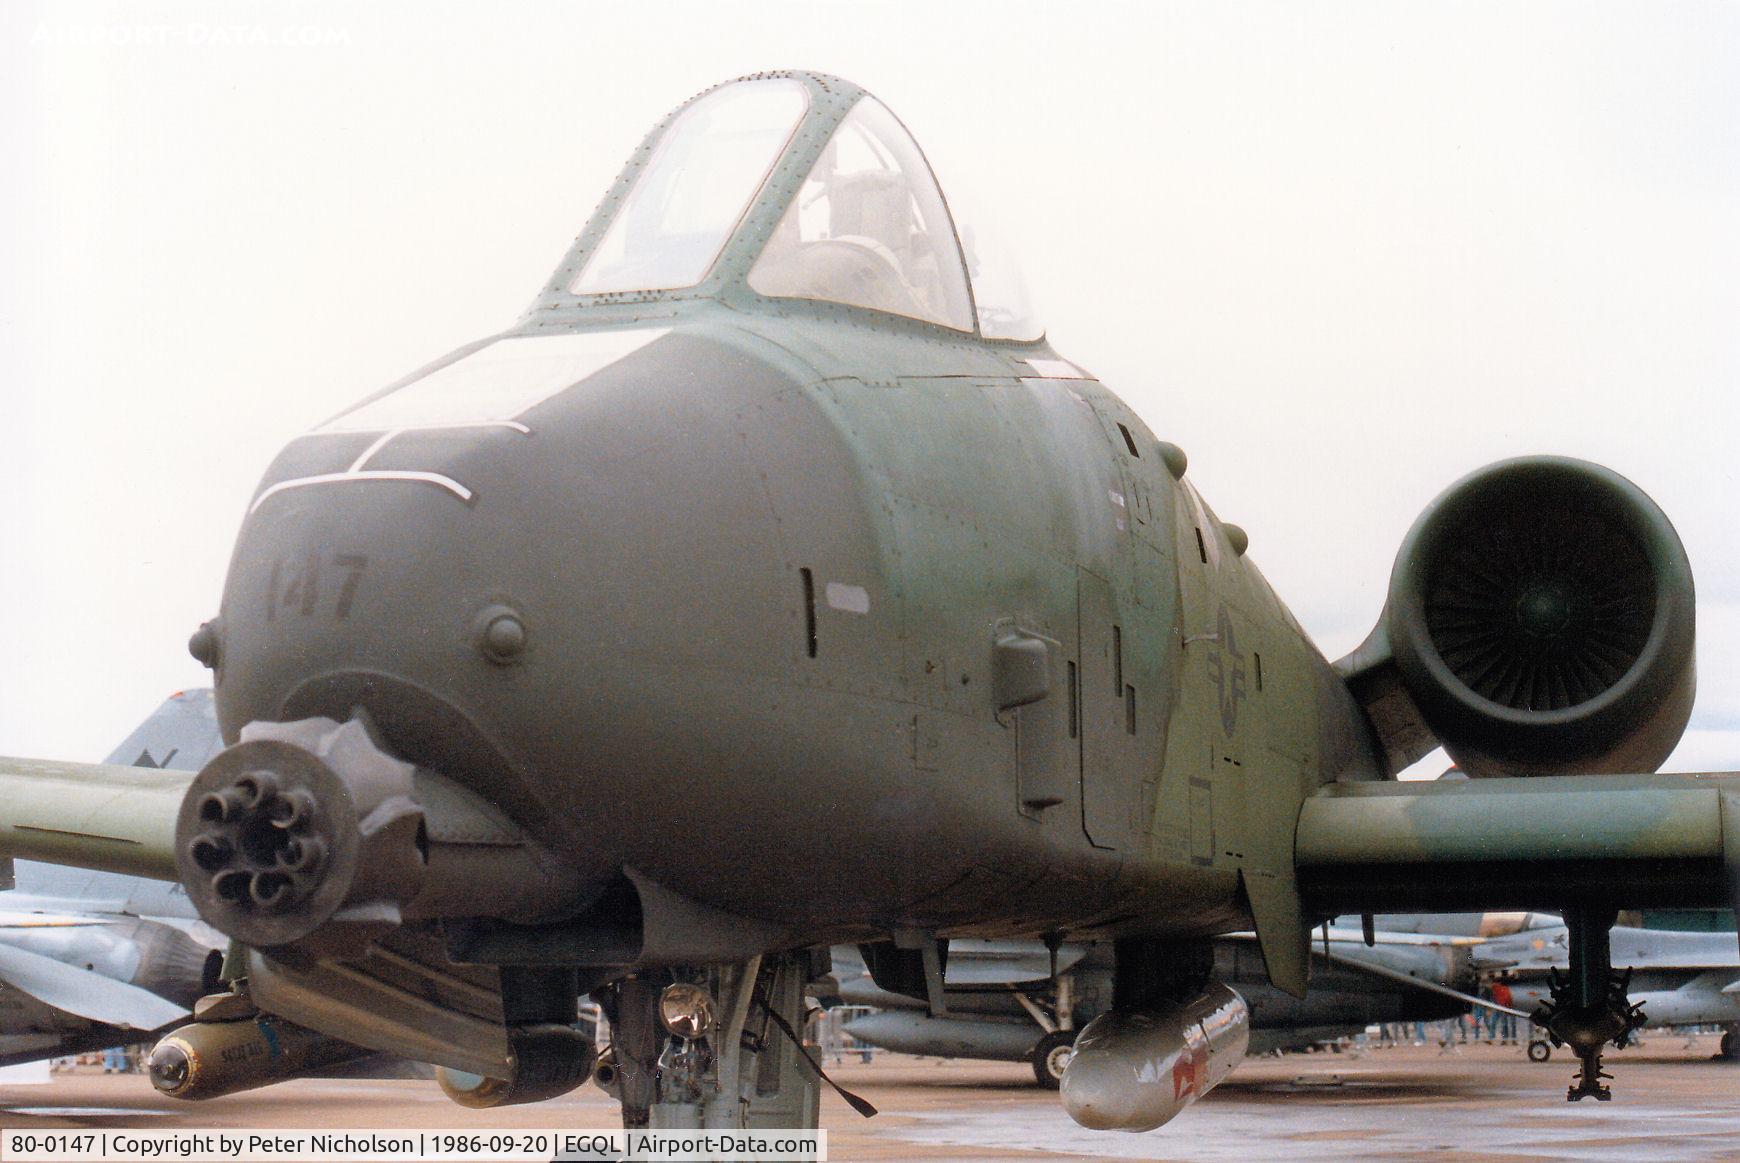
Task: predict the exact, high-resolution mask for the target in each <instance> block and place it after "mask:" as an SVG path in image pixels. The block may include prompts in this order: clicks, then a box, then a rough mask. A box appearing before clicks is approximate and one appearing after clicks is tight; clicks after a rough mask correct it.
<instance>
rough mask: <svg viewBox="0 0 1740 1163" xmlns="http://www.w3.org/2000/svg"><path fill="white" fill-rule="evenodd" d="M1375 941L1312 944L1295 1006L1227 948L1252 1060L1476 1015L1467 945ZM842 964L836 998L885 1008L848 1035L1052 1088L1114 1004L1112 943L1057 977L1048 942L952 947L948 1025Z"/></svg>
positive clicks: (1257, 966) (1223, 965)
mask: <svg viewBox="0 0 1740 1163" xmlns="http://www.w3.org/2000/svg"><path fill="white" fill-rule="evenodd" d="M1383 920H1384V918H1379V921H1380V923H1382V921H1383ZM1377 940H1378V944H1377V945H1375V946H1367V945H1366V944H1365V942H1364V940H1363V939H1362V937H1361V936H1360V935H1359V934H1358V933H1357V931H1356V932H1354V933H1352V934H1348V933H1335V932H1332V933H1331V937H1330V940H1329V942H1328V948H1329V952H1328V953H1327V954H1326V953H1325V952H1324V944H1323V942H1321V941H1317V942H1313V944H1312V957H1313V961H1312V977H1311V990H1310V992H1309V993H1308V994H1307V995H1306V996H1305V997H1304V998H1296V997H1292V996H1291V995H1289V994H1286V993H1283V992H1282V991H1280V990H1278V989H1276V988H1275V987H1274V986H1273V985H1271V984H1269V979H1268V974H1267V973H1266V972H1265V970H1264V967H1263V963H1262V955H1261V953H1260V951H1259V950H1258V948H1257V945H1256V941H1255V939H1254V936H1253V935H1252V934H1244V935H1242V936H1240V935H1232V936H1227V937H1222V938H1220V939H1218V940H1217V941H1216V942H1215V949H1214V956H1215V968H1214V976H1215V978H1216V979H1217V980H1219V981H1223V982H1226V983H1227V984H1228V985H1229V986H1231V987H1232V988H1233V989H1234V990H1236V991H1237V992H1238V994H1239V996H1241V997H1242V998H1244V1000H1245V1003H1246V1004H1247V1005H1248V1006H1249V1007H1250V1011H1251V1036H1250V1046H1249V1050H1248V1053H1251V1054H1263V1053H1267V1052H1268V1051H1270V1050H1284V1049H1298V1048H1302V1047H1305V1046H1309V1045H1312V1044H1313V1043H1316V1042H1321V1041H1326V1040H1329V1039H1334V1038H1340V1037H1345V1036H1347V1035H1350V1034H1357V1033H1360V1032H1361V1031H1363V1030H1364V1029H1365V1028H1366V1027H1367V1026H1368V1025H1371V1024H1373V1023H1375V1022H1414V1021H1421V1022H1431V1021H1438V1020H1440V1019H1443V1018H1452V1017H1456V1016H1457V1015H1459V1014H1462V1013H1466V1012H1467V1011H1468V1008H1469V1004H1470V1002H1469V1001H1468V1000H1465V997H1466V995H1468V994H1469V993H1471V991H1472V990H1473V989H1474V988H1475V986H1476V978H1475V971H1474V967H1473V962H1472V959H1471V955H1470V954H1471V950H1470V949H1469V948H1468V943H1466V942H1463V943H1458V942H1455V941H1453V940H1449V939H1431V940H1416V941H1408V940H1406V939H1405V938H1404V937H1402V936H1401V935H1398V934H1391V933H1389V932H1387V931H1383V930H1380V931H1379V932H1378V934H1377ZM833 961H834V970H833V973H832V975H831V979H832V982H833V983H834V984H833V990H834V994H835V996H837V998H838V1000H839V1001H840V1002H842V1003H844V1004H846V1005H859V1006H874V1007H876V1008H877V1009H878V1010H880V1011H882V1012H879V1013H873V1014H868V1015H865V1016H863V1017H859V1018H856V1019H854V1020H852V1021H851V1022H849V1023H848V1024H847V1025H846V1026H845V1027H844V1030H845V1032H846V1033H848V1034H851V1035H852V1036H853V1037H855V1038H858V1039H861V1040H862V1041H865V1042H868V1043H870V1044H871V1045H873V1046H881V1047H883V1048H884V1049H888V1050H894V1051H897V1052H900V1053H903V1054H922V1055H927V1056H935V1057H941V1058H985V1059H992V1060H998V1061H1025V1062H1027V1063H1029V1064H1030V1065H1031V1066H1032V1067H1033V1074H1034V1078H1035V1080H1036V1081H1038V1083H1039V1084H1040V1085H1041V1086H1047V1087H1052V1088H1056V1087H1057V1086H1058V1085H1059V1084H1060V1083H1061V1082H1062V1080H1063V1071H1064V1067H1065V1065H1066V1064H1067V1063H1068V1060H1069V1048H1070V1046H1072V1045H1073V1044H1074V1041H1075V1037H1076V1034H1077V1033H1079V1032H1080V1030H1081V1028H1082V1027H1083V1026H1085V1025H1087V1024H1088V1023H1089V1022H1090V1021H1092V1020H1093V1019H1094V1018H1095V1017H1098V1016H1099V1015H1100V1014H1102V1013H1104V1012H1106V1011H1107V1010H1109V1009H1111V1007H1112V971H1113V959H1112V951H1111V950H1110V949H1109V948H1106V947H1105V946H1081V945H1065V946H1062V947H1060V948H1059V949H1058V951H1057V973H1056V976H1055V977H1053V975H1052V972H1051V954H1050V950H1048V949H1047V948H1046V947H1045V945H1044V944H1043V943H1041V942H1037V941H1030V942H1012V941H955V942H951V943H950V945H949V968H948V973H947V974H946V975H945V989H944V993H943V996H944V999H945V1001H946V1002H947V1009H948V1012H947V1014H946V1016H941V1017H933V1016H931V1015H930V1014H929V1013H928V1012H927V1009H926V1006H925V1003H924V1002H923V1001H921V1000H919V999H917V998H911V997H903V996H901V995H900V994H895V993H890V992H889V991H887V990H884V989H881V988H879V987H878V986H877V985H876V983H875V981H874V980H873V979H872V978H871V977H870V974H869V971H868V970H867V969H866V968H865V966H864V963H863V960H862V958H861V957H860V955H859V954H858V951H857V950H856V949H854V948H852V947H851V946H836V947H835V949H834V954H833ZM1410 978H1411V979H1413V980H1412V981H1410V980H1408V979H1410ZM1457 994H1461V995H1463V996H1455V995H1457Z"/></svg>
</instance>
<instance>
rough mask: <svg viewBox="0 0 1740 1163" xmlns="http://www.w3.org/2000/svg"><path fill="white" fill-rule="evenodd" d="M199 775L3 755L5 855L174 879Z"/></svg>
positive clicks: (0, 847)
mask: <svg viewBox="0 0 1740 1163" xmlns="http://www.w3.org/2000/svg"><path fill="white" fill-rule="evenodd" d="M192 781H193V773H192V772H186V771H164V770H154V769H150V768H138V767H123V766H119V765H113V764H106V763H62V762H53V761H47V760H39V759H7V758H0V854H4V855H5V856H9V857H15V858H19V859H27V860H43V861H47V862H49V863H51V864H72V865H77V866H79V867H82V868H93V869H98V870H101V871H104V872H118V873H125V874H128V875H132V876H144V877H150V878H152V879H155V880H174V879H176V873H175V817H176V813H177V812H178V811H179V810H180V808H181V798H182V796H183V794H184V793H185V792H186V791H187V785H188V784H189V783H191V782H192Z"/></svg>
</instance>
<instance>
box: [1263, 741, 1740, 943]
mask: <svg viewBox="0 0 1740 1163" xmlns="http://www.w3.org/2000/svg"><path fill="white" fill-rule="evenodd" d="M1294 861H1295V865H1296V868H1297V875H1298V884H1299V891H1300V896H1301V899H1302V902H1303V903H1304V905H1305V908H1306V909H1307V911H1309V912H1312V913H1316V914H1317V915H1327V916H1335V915H1340V914H1345V913H1382V912H1401V911H1407V910H1417V909H1421V908H1427V909H1441V910H1445V911H1452V910H1462V909H1467V908H1481V907H1485V908H1518V909H1535V908H1539V909H1552V910H1558V909H1564V908H1567V907H1573V906H1580V905H1588V906H1591V907H1595V908H1619V909H1630V908H1649V907H1654V906H1657V905H1670V904H1671V905H1674V906H1677V907H1688V908H1689V907H1706V908H1716V907H1728V906H1730V905H1731V903H1732V899H1733V895H1734V891H1735V888H1736V884H1737V880H1740V773H1734V772H1723V773H1711V774H1701V775H1613V776H1534V777H1528V778H1510V779H1470V780H1439V781H1432V782H1419V783H1400V782H1384V783H1359V784H1352V783H1348V784H1334V785H1331V786H1329V787H1326V788H1324V789H1323V790H1322V791H1320V792H1318V793H1317V794H1315V795H1313V796H1311V797H1310V798H1308V799H1307V800H1306V801H1305V803H1304V805H1303V807H1302V808H1301V810H1300V813H1299V823H1298V828H1297V831H1296V834H1295V844H1294Z"/></svg>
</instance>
